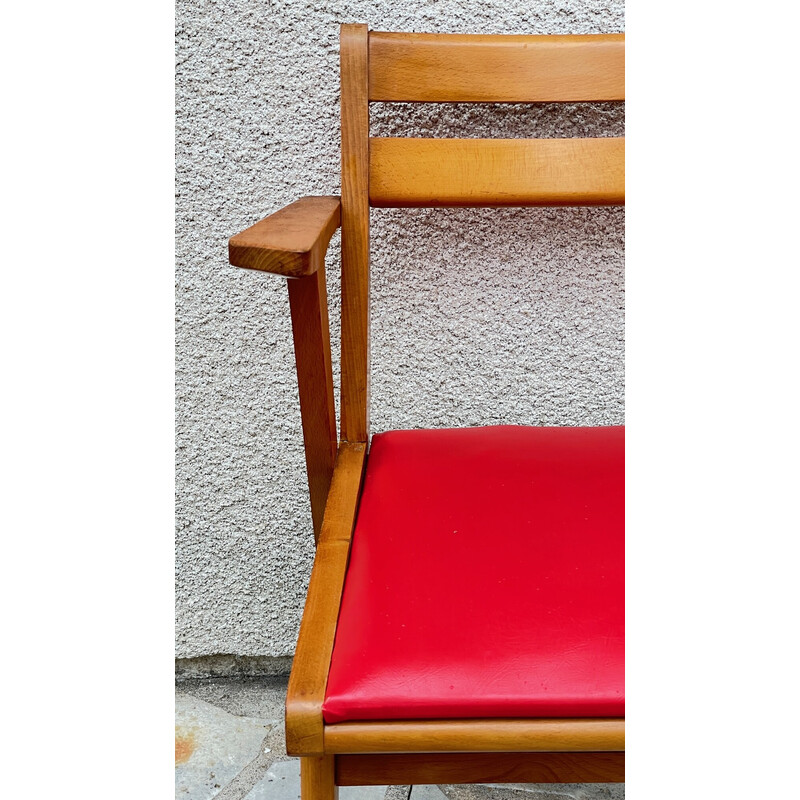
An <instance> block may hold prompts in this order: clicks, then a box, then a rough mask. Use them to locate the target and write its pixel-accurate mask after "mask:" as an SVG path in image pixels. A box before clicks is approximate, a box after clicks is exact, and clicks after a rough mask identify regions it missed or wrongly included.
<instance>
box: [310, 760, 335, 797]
mask: <svg viewBox="0 0 800 800" xmlns="http://www.w3.org/2000/svg"><path fill="white" fill-rule="evenodd" d="M300 795H301V797H302V798H303V800H338V797H339V787H338V786H336V783H335V764H334V760H333V756H308V757H307V758H301V759H300Z"/></svg>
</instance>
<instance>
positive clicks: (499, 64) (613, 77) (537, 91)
mask: <svg viewBox="0 0 800 800" xmlns="http://www.w3.org/2000/svg"><path fill="white" fill-rule="evenodd" d="M369 99H370V100H388V101H410V102H428V103H430V102H457V103H474V102H492V103H500V102H503V103H540V102H580V101H589V100H624V99H625V35H624V34H610V35H608V34H604V35H589V36H487V35H480V34H479V35H460V34H431V33H380V32H377V31H373V32H371V33H370V35H369Z"/></svg>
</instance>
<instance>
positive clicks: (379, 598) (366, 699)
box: [323, 426, 625, 723]
mask: <svg viewBox="0 0 800 800" xmlns="http://www.w3.org/2000/svg"><path fill="white" fill-rule="evenodd" d="M624 714H625V696H624V428H623V427H605V428H529V427H518V426H500V427H487V428H465V429H455V430H427V431H392V432H389V433H383V434H377V435H375V436H374V437H373V438H372V444H371V448H370V454H369V458H368V461H367V470H366V475H365V479H364V488H363V494H362V499H361V503H360V506H359V512H358V520H357V523H356V527H355V531H354V534H353V542H352V548H351V557H350V564H349V567H348V572H347V576H346V579H345V586H344V593H343V597H342V606H341V611H340V615H339V622H338V627H337V631H336V640H335V645H334V650H333V656H332V661H331V669H330V675H329V679H328V686H327V691H326V698H325V703H324V706H323V717H324V719H325V721H326V722H327V723H335V722H344V721H350V720H371V719H372V720H374V719H382V720H391V719H456V718H460V719H463V718H487V717H622V716H624Z"/></svg>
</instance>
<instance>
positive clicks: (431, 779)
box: [336, 753, 625, 786]
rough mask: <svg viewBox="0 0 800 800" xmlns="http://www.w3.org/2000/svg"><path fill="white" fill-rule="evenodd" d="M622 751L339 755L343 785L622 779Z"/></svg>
mask: <svg viewBox="0 0 800 800" xmlns="http://www.w3.org/2000/svg"><path fill="white" fill-rule="evenodd" d="M624 780H625V754H624V753H484V754H478V753H440V754H438V755H428V754H418V753H412V754H402V755H401V754H396V753H395V754H389V755H386V754H382V755H340V756H336V783H337V784H338V785H339V786H384V785H389V786H392V785H407V784H436V783H622V782H623V781H624Z"/></svg>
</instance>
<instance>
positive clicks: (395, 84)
mask: <svg viewBox="0 0 800 800" xmlns="http://www.w3.org/2000/svg"><path fill="white" fill-rule="evenodd" d="M340 42H341V47H340V59H341V104H342V196H341V200H340V198H338V197H315V198H312V197H309V198H303V199H302V200H300V201H298V202H297V203H294V204H292V205H291V206H288V207H287V208H285V209H283V210H281V211H279V212H277V213H276V214H273V215H272V216H270V217H267V218H266V219H265V220H262V221H261V222H259V223H256V224H255V225H254V226H252V227H251V228H248V229H247V230H246V231H244V232H243V233H241V234H238V235H237V236H234V237H233V238H232V239H231V240H230V247H229V251H230V261H231V263H232V264H234V265H236V266H241V267H246V268H250V269H258V270H263V271H267V272H272V273H274V274H278V275H282V276H284V277H287V278H289V279H290V280H289V281H288V284H289V300H290V307H291V314H292V326H293V332H294V344H295V357H296V361H297V373H298V387H299V393H300V410H301V415H302V420H303V436H304V442H305V447H306V465H307V469H308V482H309V493H310V500H311V507H312V517H313V522H314V534H315V539H316V541H317V551H316V557H315V560H314V566H313V569H312V573H311V580H310V583H309V588H308V596H307V600H306V606H305V612H304V614H303V621H302V625H301V628H300V633H299V637H298V642H297V649H296V653H295V658H294V666H293V669H292V674H291V678H290V681H289V688H288V692H287V698H286V748H287V752H288V753H289V754H291V755H299V756H301V757H302V761H301V791H302V794H303V800H332V799H333V798H334V797H336V793H337V789H336V787H337V786H338V785H342V786H349V785H372V784H378V785H380V784H397V783H399V784H408V783H420V782H421V783H473V782H517V781H529V782H537V783H539V782H553V783H560V782H609V781H622V780H624V749H625V723H624V719H480V720H425V721H415V720H407V721H374V722H347V723H339V724H335V725H327V724H325V722H324V720H323V716H322V703H323V700H324V698H325V689H326V685H327V679H328V669H329V666H330V659H331V653H332V651H333V644H334V637H335V632H336V624H337V619H338V614H339V605H340V601H341V596H342V590H343V586H344V580H345V574H346V571H347V563H348V558H349V552H350V540H351V536H352V533H353V528H354V525H355V519H356V512H357V508H358V501H359V496H360V491H361V484H362V481H363V476H364V470H365V465H366V460H367V457H368V454H367V453H368V442H369V436H368V432H369V421H368V408H369V208H370V205H373V206H392V205H394V206H415V205H484V206H485V205H597V204H623V203H624V140H623V139H584V140H518V141H507V140H416V139H370V137H369V114H368V107H369V102H370V101H371V100H382V101H411V102H422V101H427V102H453V101H459V102H487V101H488V102H541V101H578V100H621V99H623V98H624V47H625V45H624V36H623V35H604V36H508V37H503V36H460V35H458V36H456V35H429V34H394V33H377V32H375V33H370V32H369V31H368V30H367V26H366V25H343V26H342V30H341V40H340ZM339 225H341V227H342V359H341V361H342V385H341V428H340V436H339V437H337V432H336V418H335V412H334V398H333V380H332V374H331V357H330V338H329V330H328V312H327V297H326V292H325V269H324V256H325V251H326V249H327V246H328V243H329V241H330V238H331V236H332V234H333V232H334V230H335V229H336V228H337V227H338V226H339Z"/></svg>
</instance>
